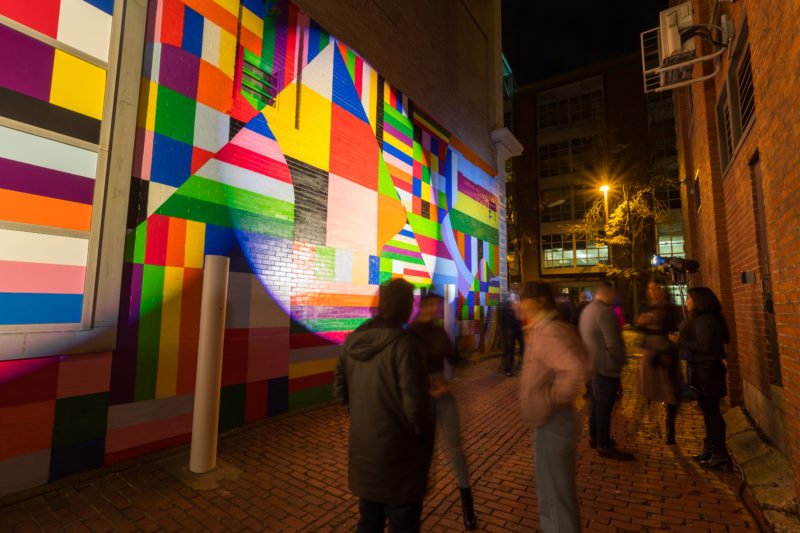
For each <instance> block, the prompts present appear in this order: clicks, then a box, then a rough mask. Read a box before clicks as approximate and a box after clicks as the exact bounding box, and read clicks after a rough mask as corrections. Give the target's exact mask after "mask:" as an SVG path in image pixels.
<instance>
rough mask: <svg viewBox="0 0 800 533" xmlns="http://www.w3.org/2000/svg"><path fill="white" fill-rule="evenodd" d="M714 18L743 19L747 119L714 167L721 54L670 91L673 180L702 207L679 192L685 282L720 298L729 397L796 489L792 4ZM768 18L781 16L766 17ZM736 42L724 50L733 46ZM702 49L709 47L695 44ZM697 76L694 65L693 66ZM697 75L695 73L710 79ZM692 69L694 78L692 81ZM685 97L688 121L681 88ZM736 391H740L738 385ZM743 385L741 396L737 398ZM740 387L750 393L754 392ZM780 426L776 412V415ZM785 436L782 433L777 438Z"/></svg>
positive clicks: (797, 286)
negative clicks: (772, 327)
mask: <svg viewBox="0 0 800 533" xmlns="http://www.w3.org/2000/svg"><path fill="white" fill-rule="evenodd" d="M693 4H694V9H695V22H696V23H699V22H708V21H709V20H710V18H711V9H712V5H713V2H712V1H711V0H694V2H693ZM719 9H720V10H721V12H722V13H725V14H726V15H727V16H729V17H730V18H731V19H732V20H733V21H734V23H735V25H736V30H737V32H736V35H737V36H741V35H742V29H743V27H744V24H745V20H746V19H747V24H748V25H749V36H748V41H749V43H750V49H751V63H752V70H753V77H754V92H755V106H756V111H755V121H754V123H753V124H752V127H751V128H750V130H749V131H747V132H745V135H744V136H743V138H742V140H741V142H740V144H739V146H738V148H737V149H736V150H735V151H734V154H733V156H732V158H731V161H730V163H729V164H728V165H727V167H726V168H721V162H720V157H719V148H718V146H719V145H718V139H717V125H716V116H715V110H716V102H717V99H718V97H719V94H720V92H721V90H722V88H723V85H724V81H725V78H724V75H725V73H727V71H728V66H729V65H728V61H729V54H728V53H725V54H723V58H724V60H723V63H722V68H721V74H720V75H717V76H715V77H714V78H713V79H711V80H709V81H707V82H704V83H702V84H701V83H697V84H694V85H692V86H691V88H690V89H688V90H681V91H676V95H675V101H676V108H677V115H678V127H679V135H678V138H679V143H680V145H681V146H680V158H681V166H682V168H681V177H682V178H688V181H689V183H691V179H692V178H693V176H694V175H695V173H696V172H697V174H698V175H699V179H700V198H701V202H702V206H701V208H700V211H699V213H697V214H696V215H695V207H694V205H695V204H694V201H695V198H694V197H693V195H692V194H686V192H688V191H689V190H691V186H689V187H687V188H685V191H686V192H685V193H684V194H686V196H685V197H686V199H687V200H689V202H688V203H687V204H685V205H687V209H686V213H685V219H686V221H687V222H688V223H689V225H688V227H687V233H688V234H689V235H688V236H689V238H690V240H691V241H692V245H691V253H692V255H693V256H694V257H695V258H696V259H698V260H699V261H700V262H701V276H699V277H698V278H697V279H696V280H695V284H696V285H699V284H704V285H707V286H709V287H711V288H712V289H713V290H714V291H715V292H717V294H718V295H720V296H721V300H722V302H723V307H724V311H725V316H726V318H727V319H728V321H729V325H730V326H732V328H731V329H732V330H733V331H734V342H732V343H731V344H730V345H729V346H728V355H729V369H730V372H729V383H730V387H731V401H732V402H733V403H740V402H744V404H745V407H746V409H748V411H750V412H751V414H752V415H753V417H754V418H755V419H756V420H757V421H760V420H761V421H764V423H765V424H766V423H769V424H771V427H769V428H765V429H766V430H767V432H768V434H770V436H771V437H772V438H773V439H774V440H776V441H779V442H777V444H778V446H779V447H780V448H781V449H782V450H784V451H785V452H787V453H788V454H789V455H791V459H792V464H793V469H794V473H795V479H796V480H798V481H797V489H798V493H800V386H798V385H799V381H800V379H799V378H800V312H799V310H798V300H800V280H799V279H798V270H799V269H798V265H799V264H800V217H798V207H797V199H798V198H800V196H799V195H800V180H798V170H797V169H798V167H799V166H800V135H798V124H800V111H799V110H800V83H799V82H798V76H797V65H798V64H800V42H797V41H791V40H787V39H786V38H785V36H787V35H798V34H800V22H798V20H800V3H797V2H795V1H793V0H775V1H771V2H763V3H761V2H759V3H753V2H750V3H745V2H738V3H735V4H720V8H719ZM775 13H781V16H780V17H775V16H774V14H775ZM735 45H736V44H734V46H735ZM704 51H705V52H706V53H707V52H708V51H709V48H705V49H704ZM698 70H699V69H698ZM710 72H711V70H710V65H709V69H707V70H706V71H705V72H704V73H710ZM697 75H698V72H697V71H696V72H695V76H697ZM687 91H690V93H691V95H692V98H693V114H692V115H691V116H690V114H689V111H688V105H687V98H686V92H687ZM755 154H759V157H760V165H761V170H762V176H763V189H764V213H765V217H766V222H767V244H768V248H769V254H770V264H769V267H770V269H771V274H772V279H773V288H774V295H775V310H776V322H777V330H778V344H779V349H780V354H781V365H782V377H783V388H784V391H783V392H784V394H785V409H786V414H785V423H786V426H787V428H786V432H784V431H783V429H782V427H781V426H780V423H778V424H777V425H775V424H776V423H774V422H770V421H774V420H775V419H776V411H775V409H776V408H780V409H782V406H780V405H774V404H773V403H772V401H773V394H772V386H771V379H770V364H771V363H770V357H769V351H768V342H767V334H766V315H765V313H764V311H763V307H762V296H761V280H762V279H763V277H764V275H765V274H766V272H765V270H764V266H765V263H764V258H763V257H760V256H759V249H758V233H757V218H756V207H757V205H756V200H755V189H754V182H753V179H752V176H751V170H750V167H749V163H750V162H751V160H752V159H753V156H754V155H755ZM743 271H746V272H754V273H755V274H756V283H755V284H744V283H742V282H741V280H740V279H739V275H740V273H741V272H743ZM742 385H745V386H744V387H742ZM743 389H744V392H745V393H744V394H743ZM747 391H758V393H759V394H754V393H753V392H750V393H747ZM778 413H779V414H778V417H779V418H780V419H781V420H783V415H782V414H781V413H780V412H778ZM787 432H788V435H787V434H786V433H787Z"/></svg>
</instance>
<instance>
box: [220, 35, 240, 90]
mask: <svg viewBox="0 0 800 533" xmlns="http://www.w3.org/2000/svg"><path fill="white" fill-rule="evenodd" d="M235 68H236V36H235V35H233V34H232V33H228V32H227V31H225V30H224V29H222V31H221V32H220V37H219V69H220V70H221V71H222V72H224V73H225V75H226V76H228V77H229V78H231V79H233V71H234V69H235Z"/></svg>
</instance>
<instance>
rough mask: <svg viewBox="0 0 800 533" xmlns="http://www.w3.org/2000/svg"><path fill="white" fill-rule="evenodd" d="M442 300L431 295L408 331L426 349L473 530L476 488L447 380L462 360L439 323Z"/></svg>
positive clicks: (436, 406) (446, 439) (435, 399)
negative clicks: (450, 369)
mask: <svg viewBox="0 0 800 533" xmlns="http://www.w3.org/2000/svg"><path fill="white" fill-rule="evenodd" d="M441 301H442V297H441V296H439V295H437V294H427V295H425V296H423V297H422V299H421V300H420V302H419V313H418V314H417V316H416V317H415V318H414V321H413V322H412V323H411V325H409V326H408V329H410V330H412V331H414V332H416V333H417V334H418V335H419V336H420V338H421V339H422V343H423V346H424V348H425V360H426V363H427V367H428V376H429V377H430V380H431V397H432V399H433V407H434V411H435V412H436V425H437V426H438V427H439V429H440V430H441V433H440V434H441V436H442V437H443V438H444V444H445V447H446V450H447V456H448V458H449V459H450V464H452V465H453V471H454V472H455V474H456V481H457V482H458V491H459V493H460V495H461V510H462V512H463V515H462V518H463V520H464V527H466V528H467V529H469V530H472V529H475V528H476V527H478V521H477V519H476V518H475V510H474V505H473V500H472V486H471V484H470V482H469V469H468V467H467V458H466V456H465V455H464V449H463V447H462V446H461V421H460V420H459V416H458V403H457V402H456V398H455V396H454V395H453V391H451V390H450V388H449V387H448V385H447V382H446V380H445V377H444V363H445V361H447V362H449V363H450V364H451V365H453V366H455V365H456V362H457V360H458V357H457V355H456V352H455V350H453V343H451V342H450V337H449V336H448V335H447V332H446V331H445V330H444V328H443V327H442V326H440V325H439V324H437V323H435V322H434V320H435V319H436V315H437V313H438V311H439V309H440V307H439V303H440V302H441Z"/></svg>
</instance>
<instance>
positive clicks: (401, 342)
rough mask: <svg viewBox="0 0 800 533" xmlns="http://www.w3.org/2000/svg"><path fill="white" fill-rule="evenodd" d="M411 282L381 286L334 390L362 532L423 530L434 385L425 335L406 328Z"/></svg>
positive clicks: (345, 351)
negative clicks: (346, 426)
mask: <svg viewBox="0 0 800 533" xmlns="http://www.w3.org/2000/svg"><path fill="white" fill-rule="evenodd" d="M413 304H414V293H413V286H412V285H411V284H410V283H408V282H407V281H405V280H403V279H395V280H393V281H392V282H391V283H389V284H388V285H385V286H382V287H381V290H380V297H379V301H378V316H377V317H375V318H373V319H370V320H368V321H366V322H365V323H364V324H362V325H361V326H359V327H358V329H356V330H355V331H353V332H352V333H351V334H350V335H348V337H347V339H346V340H345V343H344V346H343V347H342V352H341V354H340V355H339V359H338V361H337V363H336V370H335V371H334V381H333V387H334V394H335V396H336V398H337V399H338V400H339V401H340V402H341V403H342V404H343V405H345V406H346V407H347V408H348V410H349V413H350V438H349V449H348V456H349V468H348V481H349V487H350V491H351V492H352V493H353V494H355V495H356V496H358V498H359V502H358V509H359V513H360V515H361V516H360V519H359V521H358V528H357V530H356V531H357V532H358V533H372V532H382V531H383V529H384V525H385V523H386V519H387V518H388V520H389V530H390V531H397V532H409V533H411V532H418V531H419V530H420V516H421V513H422V500H423V497H424V496H425V491H426V487H427V483H428V469H429V467H430V463H431V456H432V454H433V436H434V429H435V428H434V420H433V410H432V407H431V399H430V383H429V381H428V373H427V370H426V368H425V361H424V359H423V355H422V345H421V342H420V340H419V337H418V336H417V335H415V334H414V333H412V332H410V331H407V330H405V329H403V326H404V325H405V324H406V323H407V322H408V319H409V318H410V317H411V312H412V309H413Z"/></svg>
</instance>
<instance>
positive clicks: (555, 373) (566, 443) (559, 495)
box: [519, 281, 592, 533]
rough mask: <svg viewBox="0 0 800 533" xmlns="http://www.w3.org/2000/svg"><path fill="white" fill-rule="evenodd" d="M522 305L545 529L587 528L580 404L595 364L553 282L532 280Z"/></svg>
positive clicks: (525, 402) (530, 420)
mask: <svg viewBox="0 0 800 533" xmlns="http://www.w3.org/2000/svg"><path fill="white" fill-rule="evenodd" d="M520 307H521V309H522V312H523V314H524V315H525V318H526V323H527V326H526V329H527V330H528V333H527V339H526V342H525V361H524V363H523V365H522V376H521V377H520V382H519V399H520V409H521V413H522V420H523V421H524V422H525V423H527V424H528V425H530V426H531V427H533V428H534V432H535V435H534V447H535V452H534V462H535V467H534V468H535V471H536V494H537V495H538V498H539V516H540V525H541V528H542V531H544V532H545V533H549V532H551V531H552V532H562V533H566V532H578V531H580V530H581V525H580V509H579V508H578V492H577V489H576V485H575V483H576V479H575V478H576V464H575V460H576V455H577V445H578V435H579V434H580V425H579V423H578V416H577V414H576V412H575V406H574V401H575V398H576V397H577V396H578V393H579V391H580V388H581V385H583V383H584V382H585V381H586V376H587V375H588V374H589V371H590V369H591V366H592V361H591V356H590V354H589V353H588V352H587V350H586V347H585V346H584V345H583V343H582V342H581V339H580V337H578V332H577V331H576V330H575V326H573V325H572V324H570V323H569V322H567V321H564V320H561V319H559V313H558V309H557V307H556V302H555V300H554V299H553V291H552V289H551V287H550V285H548V284H547V283H542V282H534V281H529V282H528V283H526V284H525V287H524V289H523V291H522V295H521V301H520Z"/></svg>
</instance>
